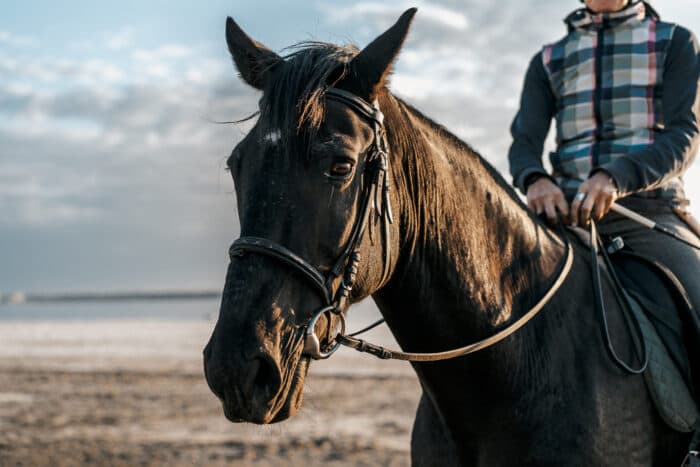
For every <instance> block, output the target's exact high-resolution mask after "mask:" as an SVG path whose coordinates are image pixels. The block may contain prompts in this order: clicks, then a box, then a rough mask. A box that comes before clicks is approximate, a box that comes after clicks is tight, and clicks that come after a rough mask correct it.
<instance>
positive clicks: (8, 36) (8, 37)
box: [0, 31, 37, 48]
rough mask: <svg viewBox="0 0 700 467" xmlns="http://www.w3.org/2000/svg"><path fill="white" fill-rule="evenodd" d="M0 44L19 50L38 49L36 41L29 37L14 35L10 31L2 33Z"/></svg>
mask: <svg viewBox="0 0 700 467" xmlns="http://www.w3.org/2000/svg"><path fill="white" fill-rule="evenodd" d="M0 44H5V45H9V46H12V47H17V48H23V47H36V46H37V41H36V39H34V38H32V37H29V36H22V35H18V34H13V33H11V32H8V31H0Z"/></svg>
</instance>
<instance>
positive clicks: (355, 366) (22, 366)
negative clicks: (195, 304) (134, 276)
mask: <svg viewBox="0 0 700 467" xmlns="http://www.w3.org/2000/svg"><path fill="white" fill-rule="evenodd" d="M211 329H212V323H210V322H197V321H182V322H178V321H176V322H172V321H136V320H133V321H126V320H116V321H95V322H56V321H53V322H50V321H46V322H43V321H34V322H30V321H15V322H1V323H0V466H3V467H4V466H78V465H109V466H149V465H167V466H185V465H187V466H191V465H207V466H223V465H236V466H277V465H300V466H316V465H319V466H320V465H331V466H345V465H348V466H350V465H352V466H355V465H367V466H376V465H389V466H402V465H407V464H408V456H409V441H410V431H411V424H412V421H413V414H414V412H415V408H416V405H417V402H418V397H419V391H420V390H419V386H418V383H417V380H416V379H415V376H413V373H412V371H411V369H410V367H409V366H408V365H407V364H405V363H400V362H383V361H376V360H373V359H371V358H370V357H367V356H362V355H360V354H357V353H355V352H353V351H350V350H346V349H344V350H341V351H339V352H338V353H337V354H336V355H335V356H334V358H332V359H330V360H327V361H323V362H316V363H314V364H313V365H312V367H311V370H310V372H309V377H308V378H307V384H306V389H305V397H304V398H305V401H304V406H303V409H302V411H301V412H300V413H299V414H297V415H296V416H295V417H294V418H293V419H291V420H288V421H286V422H283V423H281V424H276V425H273V426H265V427H259V426H253V425H248V424H232V423H229V422H228V421H227V420H226V419H225V418H224V416H223V413H222V411H221V408H220V405H219V403H218V401H217V399H216V398H215V397H214V396H213V394H212V393H211V392H210V391H209V389H208V388H207V386H206V383H205V381H204V377H203V374H202V369H201V357H200V355H201V349H202V347H203V345H204V343H205V342H206V340H207V338H208V336H209V333H210V332H211ZM370 337H372V339H374V340H378V341H380V342H384V343H390V342H391V338H390V336H388V334H387V333H386V331H383V330H380V331H373V333H372V334H371V335H370Z"/></svg>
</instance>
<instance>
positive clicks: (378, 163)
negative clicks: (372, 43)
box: [229, 88, 573, 362]
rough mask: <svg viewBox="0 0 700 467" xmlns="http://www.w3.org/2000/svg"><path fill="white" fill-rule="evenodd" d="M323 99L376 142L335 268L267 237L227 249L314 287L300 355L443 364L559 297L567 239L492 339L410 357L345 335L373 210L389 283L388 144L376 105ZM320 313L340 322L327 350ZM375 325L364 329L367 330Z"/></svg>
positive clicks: (347, 97) (507, 331)
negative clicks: (557, 259)
mask: <svg viewBox="0 0 700 467" xmlns="http://www.w3.org/2000/svg"><path fill="white" fill-rule="evenodd" d="M325 96H326V99H331V100H335V101H337V102H341V103H343V104H345V105H347V106H349V107H350V108H352V109H353V110H354V111H356V112H357V113H358V114H359V115H360V116H362V117H363V118H365V119H366V120H367V121H368V122H369V123H370V124H371V125H372V128H373V130H374V141H373V142H372V144H371V146H370V147H369V149H368V151H367V155H366V160H365V168H364V171H363V180H362V183H363V184H362V188H361V189H362V194H361V196H360V197H359V200H358V203H359V209H358V214H357V217H356V218H355V223H354V224H353V227H352V231H351V234H350V238H349V240H348V242H347V244H346V245H345V247H344V248H343V250H342V253H341V255H340V256H339V257H338V259H337V260H336V261H335V263H334V265H333V267H332V268H331V269H330V270H328V272H324V271H321V270H320V269H319V268H317V267H316V266H313V265H312V264H311V263H309V262H308V261H306V260H305V259H304V258H302V257H301V256H299V255H297V254H295V253H294V252H292V251H291V250H289V249H288V248H286V247H284V246H282V245H280V244H279V243H276V242H274V241H272V240H268V239H266V238H260V237H247V236H246V237H240V238H238V239H237V240H236V241H234V242H233V245H231V248H230V250H229V255H230V257H231V259H233V258H234V257H237V256H242V255H245V254H247V253H257V254H261V255H265V256H268V257H270V258H273V259H275V260H277V261H279V262H281V263H284V264H286V265H288V266H290V267H291V268H293V269H295V270H296V271H297V272H299V273H301V275H302V276H303V277H305V278H306V279H307V280H308V282H310V283H311V284H312V285H313V286H314V288H315V289H316V291H317V292H318V294H319V295H320V297H321V298H322V300H323V303H324V305H323V306H322V307H321V308H319V309H317V310H316V311H315V312H314V313H313V315H312V317H311V319H310V320H309V321H308V323H307V324H306V325H305V327H304V333H305V341H304V349H303V355H305V356H308V357H310V358H313V359H316V360H318V359H325V358H328V357H330V356H331V355H332V354H333V353H334V352H335V351H336V350H337V349H338V347H340V345H345V346H348V347H351V348H354V349H355V350H358V351H360V352H366V353H369V354H372V355H374V356H376V357H379V358H383V359H397V360H408V361H420V362H430V361H439V360H447V359H451V358H455V357H459V356H463V355H467V354H470V353H473V352H476V351H478V350H481V349H484V348H487V347H490V346H492V345H494V344H496V343H497V342H500V341H501V340H503V339H505V338H506V337H508V336H510V335H511V334H513V333H514V332H515V331H517V330H518V329H520V328H521V327H523V326H524V325H525V324H526V323H527V322H528V321H530V320H531V319H532V318H534V317H535V316H536V315H537V314H538V313H539V312H540V311H541V310H542V309H543V308H544V306H545V305H546V304H547V303H548V302H549V300H550V299H551V298H552V297H553V296H554V294H556V293H557V291H558V290H559V288H560V287H561V286H562V284H563V283H564V281H565V280H566V278H567V276H568V274H569V271H570V270H571V266H572V264H573V248H572V246H571V245H570V243H569V242H568V240H565V241H566V258H565V259H564V261H563V263H562V266H561V268H560V270H559V272H558V274H557V277H556V279H555V281H554V283H553V284H552V286H551V287H550V288H549V290H548V291H547V293H546V294H545V295H544V296H543V297H542V298H541V299H540V300H539V301H538V302H537V303H536V304H535V305H534V306H533V307H532V308H530V309H529V310H528V311H527V312H525V313H524V314H523V315H522V316H521V317H520V318H519V319H517V320H516V321H514V322H513V323H511V324H510V325H508V326H507V327H505V328H503V329H501V330H500V331H498V332H496V333H495V334H494V335H492V336H490V337H487V338H485V339H483V340H481V341H479V342H476V343H473V344H469V345H466V346H464V347H460V348H458V349H453V350H448V351H444V352H434V353H410V352H401V351H396V350H389V349H385V348H383V347H380V346H377V345H373V344H370V343H368V342H365V341H363V340H361V339H356V338H355V337H353V336H355V335H357V334H359V333H360V332H363V331H364V330H363V331H360V332H357V333H354V334H350V335H345V317H344V314H343V313H344V312H345V309H346V308H347V306H348V299H349V297H350V293H351V292H352V288H353V285H354V284H355V278H356V276H357V268H358V265H359V263H360V259H361V258H360V252H359V246H360V242H361V240H362V237H363V235H364V233H365V231H366V230H367V225H368V224H369V221H370V216H372V212H374V217H375V220H382V226H383V239H384V253H383V254H384V258H383V269H382V278H381V281H380V282H379V284H380V286H379V288H381V287H382V286H383V285H385V284H386V282H387V281H388V279H389V274H390V265H391V239H390V235H389V234H390V227H389V225H390V224H391V223H393V215H392V211H391V203H390V196H389V190H390V185H389V157H388V156H389V154H388V145H387V141H386V132H385V129H384V116H383V114H382V112H381V111H380V110H379V105H378V103H377V101H374V102H373V103H372V104H370V103H368V102H367V101H365V100H364V99H362V98H360V97H359V96H356V95H355V94H352V93H350V92H347V91H343V90H342V89H337V88H329V89H327V90H326V94H325ZM369 230H370V232H371V231H372V229H371V228H370V229H369ZM370 237H371V235H370ZM563 238H565V239H566V235H563ZM341 276H342V280H341V282H340V286H339V287H338V289H337V290H335V291H334V290H333V283H334V282H335V281H336V279H338V278H339V277H341ZM323 315H326V316H327V318H328V322H329V327H331V328H335V327H334V326H331V322H332V319H331V318H332V316H337V317H338V319H339V321H340V331H339V332H338V334H337V335H336V336H335V337H334V338H332V339H329V344H328V345H327V346H326V348H321V343H320V340H319V338H318V336H317V335H316V330H315V326H316V323H317V321H318V319H319V318H320V317H321V316H323ZM380 322H381V321H378V322H377V323H375V324H374V325H376V324H379V323H380ZM336 324H337V323H336ZM374 325H372V326H370V327H368V328H366V329H369V328H371V327H373V326H374ZM331 332H332V331H331Z"/></svg>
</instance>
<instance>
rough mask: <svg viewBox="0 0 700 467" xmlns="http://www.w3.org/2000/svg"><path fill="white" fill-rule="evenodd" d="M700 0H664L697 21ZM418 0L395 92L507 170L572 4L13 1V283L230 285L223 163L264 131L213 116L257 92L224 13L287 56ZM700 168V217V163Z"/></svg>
mask: <svg viewBox="0 0 700 467" xmlns="http://www.w3.org/2000/svg"><path fill="white" fill-rule="evenodd" d="M697 1H698V0H665V1H661V0H657V1H656V2H654V3H653V4H654V5H655V7H656V8H657V10H659V12H660V13H661V15H662V18H663V19H665V20H668V21H677V22H680V23H681V24H683V25H684V26H686V27H688V28H690V29H691V30H692V31H694V32H695V33H699V32H700V8H698V7H697ZM412 6H417V7H418V13H417V15H416V17H415V19H414V23H413V27H412V29H411V33H410V36H409V37H408V39H407V41H406V44H405V46H404V48H403V51H402V53H401V55H400V57H399V59H398V62H397V63H396V67H395V73H394V75H393V77H392V79H391V82H390V88H391V90H392V92H394V93H395V94H397V95H399V96H400V97H402V98H404V99H406V100H407V101H408V102H410V103H411V104H413V105H415V106H416V107H417V108H419V109H420V110H422V111H423V112H424V113H426V114H427V115H429V116H430V117H432V118H433V119H434V120H436V121H438V122H440V123H442V124H444V125H445V126H446V127H447V128H448V129H450V130H451V131H452V132H454V133H455V134H456V135H458V136H459V137H460V138H462V139H464V140H465V141H467V142H468V143H469V144H471V145H472V146H473V147H475V148H476V149H477V150H478V151H479V152H480V153H481V154H482V155H483V156H484V157H485V158H486V159H487V160H488V161H490V162H491V163H492V164H493V165H495V166H496V167H497V168H498V169H499V170H500V171H501V172H503V173H504V174H505V173H507V163H506V152H507V149H508V145H509V142H510V140H509V134H508V127H509V125H510V122H511V120H512V118H513V115H514V114H515V112H516V110H517V103H518V99H519V93H520V87H521V85H522V79H523V74H524V72H525V69H526V67H527V64H528V62H529V60H530V58H531V57H532V55H533V54H534V53H535V52H536V51H537V50H539V49H540V47H541V46H542V44H544V43H547V42H551V41H553V40H556V39H558V38H559V37H561V36H563V35H564V33H565V27H564V25H563V23H562V18H563V17H565V16H566V15H567V13H568V12H569V11H571V10H573V9H574V8H577V7H578V6H579V3H578V2H576V1H574V0H538V1H537V2H523V1H522V0H500V1H493V0H462V1H448V0H443V1H430V2H427V1H403V0H398V1H392V2H379V1H356V2H352V1H323V2H321V1H270V0H256V1H252V2H245V3H244V2H240V1H221V0H210V1H207V2H194V1H183V0H168V1H162V0H151V1H148V2H142V1H125V0H122V1H120V2H94V1H90V2H88V1H83V0H74V1H71V2H55V1H40V0H26V1H21V2H20V1H7V2H3V5H2V7H0V9H1V13H2V14H0V292H2V291H10V290H24V291H104V290H133V289H139V290H141V289H177V288H213V289H218V288H221V286H222V285H223V279H224V273H225V269H226V264H227V261H228V260H227V256H226V254H227V249H228V246H229V245H230V243H231V242H232V241H233V239H234V238H236V237H237V235H238V226H237V222H236V211H235V202H234V197H233V187H232V183H231V180H230V177H229V175H228V174H227V173H226V172H225V170H224V161H225V160H226V158H227V157H228V155H229V154H230V152H231V149H232V148H233V147H234V146H235V144H236V143H237V142H238V141H239V140H240V139H241V138H242V136H243V135H244V134H245V131H246V130H247V128H248V127H247V126H245V125H238V126H235V125H221V124H217V123H215V122H216V121H225V120H235V119H239V118H242V117H245V116H247V115H249V114H250V113H252V112H253V111H255V110H256V107H257V100H258V98H259V96H258V93H257V91H255V90H254V89H252V88H250V87H248V86H247V85H245V84H244V83H242V82H241V81H240V79H239V78H238V77H237V74H236V72H235V70H234V68H233V66H232V63H231V59H230V56H229V54H228V50H227V48H226V43H225V39H224V24H225V19H226V16H232V17H233V18H234V19H235V20H236V21H237V22H238V23H239V25H241V27H243V29H244V30H245V31H246V32H247V33H248V34H249V35H250V36H252V37H253V38H255V39H257V40H258V41H260V42H263V43H264V44H266V45H267V46H268V47H270V48H271V49H273V50H275V51H278V52H281V51H282V49H283V48H284V47H286V46H289V45H291V44H293V43H296V42H299V41H302V40H309V39H313V40H321V41H328V42H335V43H348V42H351V43H355V44H357V45H358V46H360V47H362V46H364V45H366V44H367V43H368V42H370V41H371V40H372V39H373V38H374V37H375V36H377V35H378V34H380V33H381V32H383V31H384V30H385V29H386V28H387V27H389V26H390V25H391V24H392V23H393V22H394V21H395V20H396V19H397V18H398V16H399V15H400V14H401V13H402V12H403V11H404V10H405V9H407V8H409V7H412ZM508 179H509V177H508ZM686 180H687V187H688V192H689V194H690V197H691V200H694V201H695V200H697V201H695V203H697V206H694V211H695V213H696V215H700V209H698V208H699V207H700V169H699V168H697V167H694V168H692V169H691V170H690V171H689V173H688V174H687V177H686Z"/></svg>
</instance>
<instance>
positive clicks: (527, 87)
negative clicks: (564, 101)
mask: <svg viewBox="0 0 700 467" xmlns="http://www.w3.org/2000/svg"><path fill="white" fill-rule="evenodd" d="M554 109H555V100H554V94H553V93H552V88H551V86H550V83H549V77H548V76H547V72H546V71H545V69H544V63H543V61H542V53H541V52H539V53H537V54H536V55H535V56H534V57H533V58H532V60H531V61H530V66H529V67H528V69H527V73H526V74H525V83H524V84H523V92H522V96H521V98H520V110H518V113H517V114H516V115H515V118H514V119H513V123H512V125H511V128H510V132H511V135H512V137H513V142H512V144H511V146H510V150H509V151H508V163H509V165H510V173H511V175H512V176H513V185H515V186H516V187H518V188H519V189H520V191H522V192H523V193H525V191H526V188H527V187H525V186H524V182H525V180H526V179H527V178H528V177H530V176H531V175H533V174H542V175H543V176H549V175H548V174H547V171H546V170H545V169H544V166H543V165H542V150H543V148H544V142H545V139H546V138H547V133H549V127H550V125H551V123H552V117H553V116H554Z"/></svg>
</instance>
